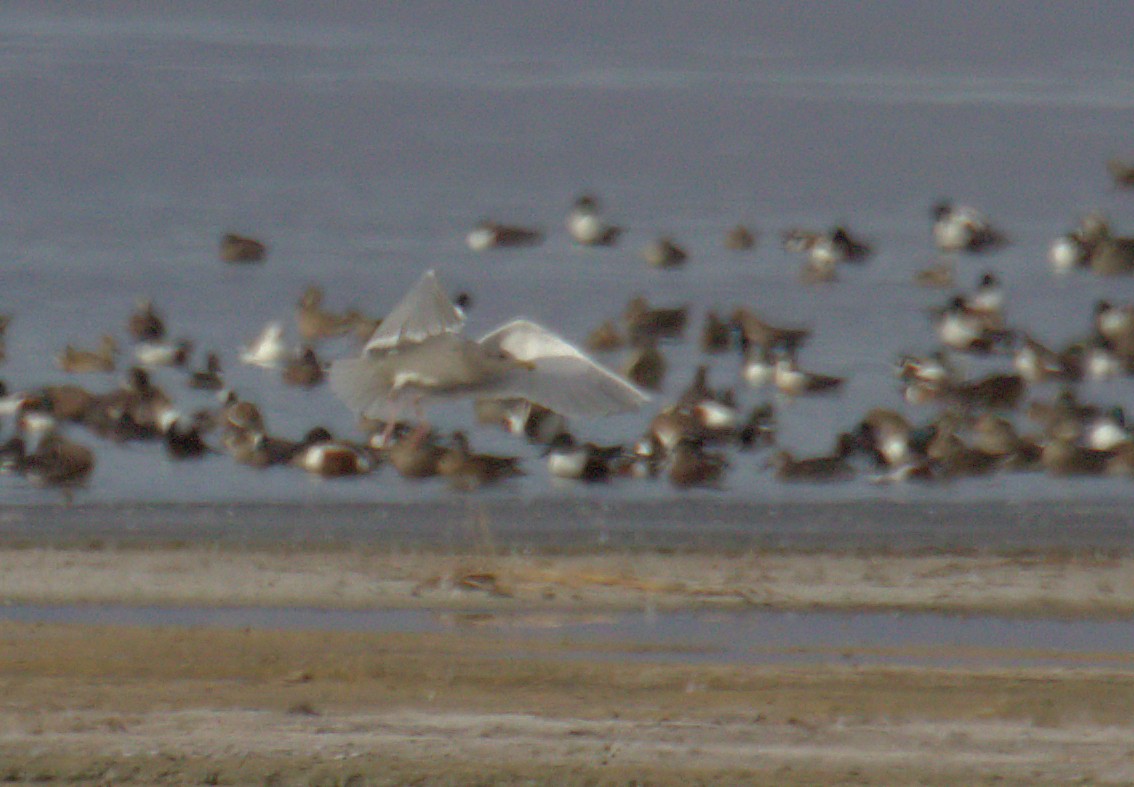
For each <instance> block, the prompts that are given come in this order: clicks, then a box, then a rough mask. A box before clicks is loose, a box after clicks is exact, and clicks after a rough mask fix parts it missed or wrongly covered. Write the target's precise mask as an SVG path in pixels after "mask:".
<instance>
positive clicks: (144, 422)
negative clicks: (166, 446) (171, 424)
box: [84, 366, 173, 441]
mask: <svg viewBox="0 0 1134 787" xmlns="http://www.w3.org/2000/svg"><path fill="white" fill-rule="evenodd" d="M172 409H173V400H172V399H171V398H170V397H169V395H168V394H166V393H165V391H163V390H162V389H161V388H160V387H159V386H157V385H155V384H154V382H153V380H152V378H151V377H150V374H149V372H147V371H146V370H145V369H143V368H141V367H138V366H132V367H130V369H129V370H128V372H127V373H126V376H125V377H124V378H123V380H122V382H121V383H120V384H119V386H118V388H117V389H115V390H114V391H111V392H109V393H106V394H103V395H101V396H99V397H98V400H97V402H96V404H95V405H94V406H93V407H92V408H91V409H90V411H89V412H88V414H87V416H86V419H85V421H84V423H86V425H87V426H88V427H89V428H90V429H91V430H92V431H94V432H95V433H97V434H100V435H102V436H103V437H106V438H109V439H111V440H116V441H126V440H149V439H152V438H156V437H158V436H160V435H161V432H162V424H163V423H164V421H165V418H166V414H167V413H168V411H170V410H172Z"/></svg>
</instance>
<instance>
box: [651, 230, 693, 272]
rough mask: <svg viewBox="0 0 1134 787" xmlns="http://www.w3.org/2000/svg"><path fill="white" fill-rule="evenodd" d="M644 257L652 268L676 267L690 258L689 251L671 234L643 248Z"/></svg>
mask: <svg viewBox="0 0 1134 787" xmlns="http://www.w3.org/2000/svg"><path fill="white" fill-rule="evenodd" d="M642 259H644V260H645V261H646V264H648V265H649V266H650V267H652V268H676V267H678V266H679V265H683V264H684V263H685V261H686V260H688V259H689V253H688V252H687V251H685V249H683V248H682V247H681V246H678V245H677V242H676V241H674V239H673V238H671V237H669V236H662V237H660V238H658V239H657V240H655V241H654V242H653V243H650V244H649V245H647V246H646V247H645V248H643V249H642Z"/></svg>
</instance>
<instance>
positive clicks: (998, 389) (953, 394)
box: [946, 372, 1028, 410]
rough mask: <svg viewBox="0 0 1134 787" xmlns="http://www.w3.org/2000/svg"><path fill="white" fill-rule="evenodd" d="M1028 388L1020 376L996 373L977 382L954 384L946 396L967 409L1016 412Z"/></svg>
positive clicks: (966, 381)
mask: <svg viewBox="0 0 1134 787" xmlns="http://www.w3.org/2000/svg"><path fill="white" fill-rule="evenodd" d="M1027 388H1028V386H1027V383H1026V382H1025V381H1024V378H1023V377H1021V376H1020V375H1018V374H1005V373H1001V372H995V373H992V374H989V375H986V376H984V377H980V378H978V379H976V380H962V381H959V382H953V383H951V384H950V385H949V386H948V388H947V389H946V394H947V396H948V398H949V399H950V400H952V401H954V402H956V403H957V404H959V405H961V406H962V407H965V408H979V409H990V410H1014V409H1016V407H1017V406H1018V405H1019V404H1020V401H1021V400H1022V399H1023V397H1024V394H1025V393H1026V392H1027Z"/></svg>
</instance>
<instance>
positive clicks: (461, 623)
mask: <svg viewBox="0 0 1134 787" xmlns="http://www.w3.org/2000/svg"><path fill="white" fill-rule="evenodd" d="M0 620H6V621H15V622H20V623H78V624H84V625H92V624H94V625H126V626H178V627H215V628H252V629H260V628H263V629H272V630H285V631H286V630H303V631H359V632H411V633H422V632H440V631H450V632H454V631H455V632H465V633H467V635H468V636H470V637H472V636H489V635H491V636H508V637H511V638H515V639H516V640H517V643H518V644H517V651H516V654H515V655H516V657H519V658H522V657H523V656H524V655H525V652H524V650H523V643H524V641H527V640H530V641H532V642H533V643H534V642H539V641H546V640H553V641H554V642H556V643H557V644H559V645H562V646H565V647H566V651H567V655H569V656H574V657H578V658H599V659H602V658H617V659H629V660H633V661H643V662H649V661H680V662H683V663H707V664H716V663H720V664H839V663H841V664H856V665H866V664H901V665H918V666H934V667H956V666H965V667H981V666H983V667H991V666H998V667H1038V666H1044V667H1051V666H1074V667H1097V668H1103V667H1108V668H1123V669H1129V668H1130V667H1131V666H1132V661H1134V622H1132V621H1129V620H1050V619H1026V618H1019V619H1017V618H997V617H991V616H982V615H976V616H954V615H939V614H909V613H900V614H898V613H832V612H772V611H744V612H720V611H716V612H641V613H602V614H599V613H591V614H582V613H580V614H574V613H554V612H552V613H540V614H538V615H522V614H508V613H499V612H484V613H477V612H461V613H436V612H425V611H416V610H383V609H378V610H326V609H307V608H279V609H273V608H263V607H221V608H197V607H150V606H111V605H78V606H24V605H9V606H0Z"/></svg>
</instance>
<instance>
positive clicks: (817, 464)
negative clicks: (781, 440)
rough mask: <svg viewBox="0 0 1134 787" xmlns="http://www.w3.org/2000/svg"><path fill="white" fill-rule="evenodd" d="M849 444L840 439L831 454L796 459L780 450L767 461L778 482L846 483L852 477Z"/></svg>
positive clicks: (784, 450)
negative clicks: (848, 458) (848, 459)
mask: <svg viewBox="0 0 1134 787" xmlns="http://www.w3.org/2000/svg"><path fill="white" fill-rule="evenodd" d="M849 453H850V442H849V440H848V439H847V437H846V436H845V435H844V436H842V437H840V439H839V441H838V443H837V444H836V446H835V450H834V452H833V453H831V454H829V455H825V456H811V457H806V458H803V459H797V458H795V456H793V455H792V453H791V452H790V451H788V450H786V449H780V450H779V451H776V453H775V454H773V455H772V457H771V459H769V460H768V466H769V467H771V468H772V469H773V470H774V475H775V477H776V479H777V480H779V481H806V482H813V483H814V482H821V481H822V482H832V481H846V480H848V479H850V478H851V477H853V476H854V467H853V466H852V465H851V464H850V462H848V461H847V456H848V455H849Z"/></svg>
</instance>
